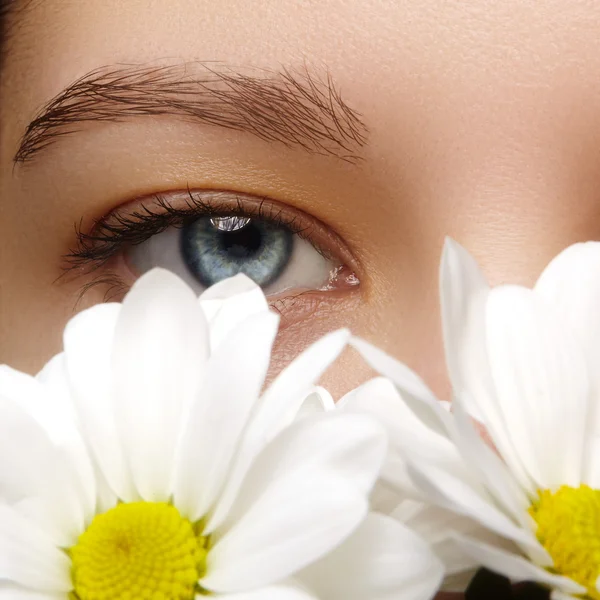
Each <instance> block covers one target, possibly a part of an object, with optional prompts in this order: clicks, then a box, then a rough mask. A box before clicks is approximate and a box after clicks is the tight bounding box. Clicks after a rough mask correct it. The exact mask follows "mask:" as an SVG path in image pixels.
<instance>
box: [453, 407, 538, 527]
mask: <svg viewBox="0 0 600 600" xmlns="http://www.w3.org/2000/svg"><path fill="white" fill-rule="evenodd" d="M453 408H454V410H453V414H454V420H455V423H456V431H457V435H456V437H455V442H456V445H457V447H458V448H459V449H460V451H461V453H462V455H463V456H464V457H466V458H467V460H468V461H469V465H470V467H471V468H472V470H473V474H475V473H477V475H478V478H479V480H480V481H481V482H485V485H486V488H487V489H488V491H489V492H490V493H491V494H492V495H493V496H494V498H495V499H496V501H497V502H498V503H499V505H500V506H501V507H502V509H503V510H504V511H505V512H507V513H508V514H509V515H510V516H511V517H512V518H513V519H514V520H515V521H518V522H520V523H521V525H522V526H527V525H528V523H529V520H526V518H525V515H527V509H528V507H529V505H530V500H529V499H528V498H527V496H526V495H525V492H524V491H523V490H522V488H521V487H519V485H518V484H517V482H516V481H515V479H514V478H513V477H512V476H511V474H510V472H509V471H508V469H507V468H506V464H505V463H504V462H503V461H502V459H501V458H500V457H499V456H498V455H497V454H496V453H495V452H494V451H493V450H492V448H491V447H490V446H489V445H488V444H487V443H486V442H485V441H484V440H483V439H482V438H481V436H480V435H479V433H478V432H477V431H476V429H475V427H474V426H473V421H472V420H471V418H470V416H469V415H467V413H466V411H465V409H464V408H463V406H462V402H461V401H459V400H458V399H457V400H455V402H454V405H453ZM527 516H528V515H527Z"/></svg>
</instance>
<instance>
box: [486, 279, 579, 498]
mask: <svg viewBox="0 0 600 600" xmlns="http://www.w3.org/2000/svg"><path fill="white" fill-rule="evenodd" d="M487 333H488V354H489V357H490V365H491V369H492V375H493V378H494V384H495V387H496V390H497V395H496V399H497V407H496V408H497V410H498V411H499V412H500V413H501V419H502V421H503V422H504V424H505V427H506V430H507V431H508V432H509V435H510V438H511V441H512V445H513V447H514V449H515V452H516V454H517V455H518V457H519V459H520V462H521V464H522V465H523V466H524V467H525V469H526V470H527V473H528V474H529V475H530V476H531V478H532V479H533V480H534V484H533V485H532V486H530V488H529V490H530V491H531V492H535V491H536V489H538V488H553V487H555V486H559V485H573V486H578V485H579V484H580V483H581V476H582V457H583V444H584V439H585V435H584V434H585V428H586V421H587V419H588V415H587V402H588V392H589V386H588V378H587V373H586V367H585V363H584V358H583V355H582V352H581V349H580V348H579V347H578V345H577V343H576V341H575V339H574V338H573V335H572V334H571V332H570V331H569V330H568V329H567V328H566V327H565V325H564V323H563V321H562V320H561V318H560V315H557V314H556V313H555V312H554V311H553V310H552V307H551V306H550V305H549V304H548V303H547V302H546V301H545V300H544V299H543V298H540V297H538V296H536V294H534V292H532V291H531V290H528V289H526V288H521V287H518V286H502V287H499V288H495V289H494V290H493V291H492V292H491V293H490V297H489V301H488V305H487ZM488 417H489V415H488ZM488 421H489V418H488V420H486V425H487V424H488ZM493 433H494V430H493V429H492V430H490V434H491V435H492V437H493ZM557 440H563V441H564V443H556V442H557ZM494 442H496V445H497V447H498V450H499V451H500V453H501V454H502V455H503V458H504V459H505V460H506V462H507V463H508V466H509V468H510V469H511V470H515V471H516V465H515V464H514V461H513V457H512V454H511V455H509V456H505V455H504V452H503V450H504V447H503V445H502V443H498V442H499V441H498V440H496V439H494ZM500 442H501V441H500ZM522 484H523V485H526V482H525V481H522Z"/></svg>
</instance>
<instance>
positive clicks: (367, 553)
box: [297, 513, 444, 600]
mask: <svg viewBox="0 0 600 600" xmlns="http://www.w3.org/2000/svg"><path fill="white" fill-rule="evenodd" d="M443 574H444V568H443V566H442V564H441V562H440V561H439V560H438V559H437V558H436V557H435V555H434V554H433V553H432V552H431V550H430V548H429V546H428V545H427V544H426V543H425V542H424V541H423V540H422V539H421V538H419V537H418V536H417V535H416V534H415V533H414V532H412V531H411V530H410V529H408V528H407V527H405V526H404V525H402V524H401V523H399V522H398V521H396V520H394V519H392V518H390V517H387V516H384V515H379V514H376V513H372V514H369V515H368V516H367V518H366V519H365V520H364V521H363V523H362V524H361V525H360V527H359V528H358V529H357V530H356V531H355V532H354V533H353V534H352V535H351V536H350V537H349V538H348V539H347V540H346V541H345V542H344V543H343V544H341V545H340V546H338V547H337V548H336V549H335V550H334V551H333V552H331V553H330V554H328V555H327V556H325V557H324V558H323V559H321V560H319V561H317V562H315V563H313V564H312V565H310V566H308V567H307V568H306V569H305V570H304V571H302V572H301V573H300V574H299V575H298V576H297V577H298V579H299V580H300V581H301V582H302V583H306V584H307V587H308V588H309V589H311V590H315V591H316V592H317V596H318V597H319V598H327V600H424V599H426V598H432V597H433V595H434V593H435V592H436V590H437V589H438V588H439V585H440V583H441V580H442V577H443Z"/></svg>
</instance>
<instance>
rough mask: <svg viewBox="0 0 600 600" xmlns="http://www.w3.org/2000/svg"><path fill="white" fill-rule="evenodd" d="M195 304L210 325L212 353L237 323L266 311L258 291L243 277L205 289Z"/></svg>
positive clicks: (250, 280)
mask: <svg viewBox="0 0 600 600" xmlns="http://www.w3.org/2000/svg"><path fill="white" fill-rule="evenodd" d="M198 302H199V303H200V306H201V307H202V310H203V311H204V314H205V315H206V319H207V320H208V322H209V323H210V345H211V348H212V349H213V350H214V349H216V348H217V347H218V345H219V344H220V343H221V342H222V341H223V340H224V339H225V338H226V337H227V335H228V334H229V333H230V332H231V331H233V330H234V329H235V328H236V326H237V325H238V324H239V323H241V322H243V321H245V320H246V319H247V318H248V317H250V316H251V315H255V314H257V313H261V312H266V311H267V310H269V305H268V303H267V300H266V298H265V295H264V293H263V291H262V289H261V288H260V287H259V286H258V285H256V283H254V281H252V279H250V278H249V277H247V276H246V275H244V274H243V273H239V274H238V275H236V276H235V277H230V278H228V279H224V280H223V281H219V282H218V283H216V284H215V285H213V286H211V287H209V288H208V289H207V290H206V291H205V292H204V293H203V294H201V295H200V298H199V299H198Z"/></svg>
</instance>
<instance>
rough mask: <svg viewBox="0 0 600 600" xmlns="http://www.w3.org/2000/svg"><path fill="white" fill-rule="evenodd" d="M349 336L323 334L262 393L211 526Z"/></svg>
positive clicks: (343, 332)
mask: <svg viewBox="0 0 600 600" xmlns="http://www.w3.org/2000/svg"><path fill="white" fill-rule="evenodd" d="M349 337H350V333H349V332H348V331H347V330H346V329H340V330H338V331H334V332H332V333H329V334H327V335H325V336H324V337H322V338H321V339H320V340H318V341H317V342H315V343H314V344H312V345H311V346H310V347H309V348H307V349H306V350H305V351H304V352H302V353H301V354H300V355H299V356H298V357H297V358H296V359H294V361H292V362H291V363H290V364H289V365H288V366H287V367H286V368H285V369H284V370H283V371H282V372H281V373H280V374H279V375H278V376H277V377H276V378H275V381H274V382H273V383H272V384H271V385H270V386H269V388H268V389H267V391H266V392H265V393H264V394H263V396H262V398H261V399H260V400H259V401H258V404H257V407H256V409H255V410H254V414H253V417H252V420H251V422H250V423H249V425H248V429H247V430H246V432H245V434H244V439H243V440H242V443H241V446H240V449H239V452H238V454H237V457H236V459H235V462H234V465H233V468H232V471H231V472H230V474H229V478H228V481H227V486H226V488H225V490H224V492H223V494H222V495H221V499H220V501H219V505H218V506H217V507H216V510H215V512H214V514H213V515H212V519H211V521H210V523H212V525H210V526H211V527H212V526H216V525H214V524H216V523H221V522H222V521H223V520H224V519H225V517H226V515H227V513H228V512H229V509H230V508H231V506H232V504H233V502H234V501H235V497H236V496H237V493H238V491H239V489H240V486H241V484H242V481H243V479H244V477H245V476H246V473H247V472H248V469H249V468H250V465H251V464H252V461H253V460H254V458H255V457H256V455H257V454H258V453H259V452H260V451H261V450H262V449H263V448H264V447H265V445H266V444H267V443H268V442H269V441H270V440H271V439H273V438H274V437H275V436H276V435H277V433H279V431H281V429H282V428H283V427H285V426H286V425H287V424H288V423H289V422H290V420H291V419H292V418H293V416H294V415H296V414H297V413H298V411H299V410H300V407H301V406H302V404H303V402H304V400H305V398H306V396H307V395H308V394H309V393H310V392H312V390H313V386H314V384H315V383H316V381H317V380H318V379H319V378H320V377H321V375H322V374H323V373H324V372H325V370H326V369H327V368H328V367H329V365H330V364H331V363H332V362H333V361H334V360H335V359H336V358H337V357H338V356H339V355H340V354H341V353H342V351H343V350H344V348H345V347H346V344H347V341H348V338H349Z"/></svg>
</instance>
